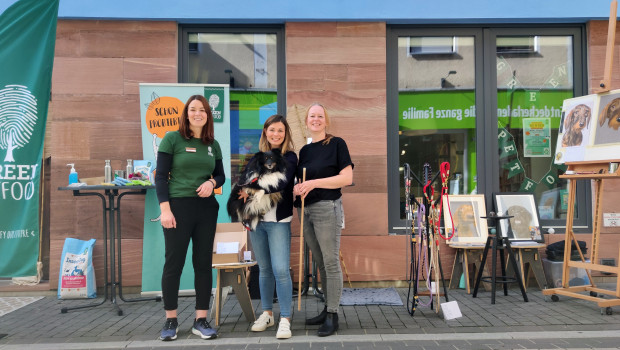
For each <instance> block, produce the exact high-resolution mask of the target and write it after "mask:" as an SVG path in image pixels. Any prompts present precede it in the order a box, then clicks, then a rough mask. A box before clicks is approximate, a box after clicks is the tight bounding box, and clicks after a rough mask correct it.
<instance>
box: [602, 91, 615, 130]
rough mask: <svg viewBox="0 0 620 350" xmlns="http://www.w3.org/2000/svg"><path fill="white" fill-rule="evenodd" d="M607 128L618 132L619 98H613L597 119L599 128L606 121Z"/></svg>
mask: <svg viewBox="0 0 620 350" xmlns="http://www.w3.org/2000/svg"><path fill="white" fill-rule="evenodd" d="M607 119H608V121H607V126H609V127H610V128H613V129H614V130H618V128H620V98H614V99H613V100H612V101H611V102H609V103H608V104H607V106H605V108H603V110H602V111H601V114H600V115H599V117H598V122H599V124H600V125H601V126H603V124H605V120H607Z"/></svg>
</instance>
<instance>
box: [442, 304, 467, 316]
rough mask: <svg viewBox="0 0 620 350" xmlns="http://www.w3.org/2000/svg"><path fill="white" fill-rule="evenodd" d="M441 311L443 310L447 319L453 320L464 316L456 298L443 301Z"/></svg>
mask: <svg viewBox="0 0 620 350" xmlns="http://www.w3.org/2000/svg"><path fill="white" fill-rule="evenodd" d="M441 311H443V318H444V319H445V320H451V319H454V318H459V317H462V316H463V314H461V309H460V308H459V304H458V303H457V302H456V300H454V301H450V302H447V303H441Z"/></svg>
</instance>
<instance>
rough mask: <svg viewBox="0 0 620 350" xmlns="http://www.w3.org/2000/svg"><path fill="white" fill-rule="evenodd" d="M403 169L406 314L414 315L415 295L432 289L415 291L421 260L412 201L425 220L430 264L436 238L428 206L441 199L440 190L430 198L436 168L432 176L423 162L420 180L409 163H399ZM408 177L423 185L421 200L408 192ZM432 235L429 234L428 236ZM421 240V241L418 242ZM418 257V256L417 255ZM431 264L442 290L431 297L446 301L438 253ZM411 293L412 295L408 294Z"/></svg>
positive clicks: (409, 186) (416, 302) (417, 298)
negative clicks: (407, 259)
mask: <svg viewBox="0 0 620 350" xmlns="http://www.w3.org/2000/svg"><path fill="white" fill-rule="evenodd" d="M403 168H404V170H403V173H404V181H405V184H404V185H405V215H406V220H407V221H408V220H409V219H410V220H411V232H410V233H409V234H410V236H411V237H410V241H409V248H410V254H411V261H410V264H409V270H408V272H409V273H408V275H409V278H408V279H409V291H408V293H407V311H408V312H409V314H410V315H411V316H414V314H415V310H416V308H417V306H418V303H419V301H420V299H419V295H431V296H432V295H433V293H432V292H431V291H430V290H429V291H428V292H425V293H419V291H418V283H417V282H418V281H419V277H420V276H419V272H420V269H419V267H420V266H419V265H420V264H421V263H422V261H418V260H416V257H417V256H418V254H417V249H416V245H417V243H418V240H417V238H416V235H415V223H414V220H413V204H412V201H413V203H415V204H416V205H417V206H418V207H423V208H424V214H423V215H424V223H425V229H426V233H427V234H426V247H427V252H426V256H427V259H426V260H427V262H428V263H429V264H430V258H429V257H430V256H431V244H434V242H435V241H436V240H438V239H439V237H435V235H437V236H439V233H438V232H432V231H431V225H430V217H429V216H430V209H431V207H432V206H434V205H437V203H441V200H442V192H443V191H440V192H439V197H438V198H437V199H436V200H433V198H432V191H433V184H434V183H435V181H436V180H437V178H438V176H439V174H440V173H439V172H437V173H436V174H435V176H432V174H431V167H430V165H429V164H428V163H425V164H424V167H423V177H422V178H423V179H424V182H422V181H420V179H419V178H418V177H417V176H416V175H415V174H414V173H413V172H412V171H411V167H410V166H409V164H407V163H405V164H404V166H403ZM412 180H415V181H416V182H417V183H418V184H419V186H421V187H422V188H423V191H424V192H425V193H424V195H423V197H422V203H420V202H418V200H416V198H415V196H413V195H411V191H410V190H411V183H412ZM439 229H440V228H439V227H437V230H439ZM431 236H433V237H431ZM420 243H422V242H420ZM420 249H423V246H420ZM420 260H421V259H420ZM433 268H439V274H440V276H441V282H442V283H441V284H442V286H443V294H442V293H437V294H438V295H436V296H435V297H436V298H437V299H436V300H437V301H438V300H439V298H440V297H441V296H445V298H446V302H447V301H449V300H448V289H447V287H446V283H445V279H444V277H443V276H444V275H443V269H442V267H441V258H440V257H439V254H437V267H433ZM428 276H429V277H428V278H430V276H431V269H429V274H428ZM435 283H439V281H435ZM436 290H437V291H439V287H438V286H437V287H436ZM412 293H413V295H412ZM430 308H431V310H432V309H433V303H432V302H431V303H430ZM436 312H439V302H437V310H436Z"/></svg>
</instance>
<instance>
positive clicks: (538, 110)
mask: <svg viewBox="0 0 620 350" xmlns="http://www.w3.org/2000/svg"><path fill="white" fill-rule="evenodd" d="M493 37H494V40H489V41H490V42H491V43H494V44H495V50H494V52H495V72H494V73H495V74H494V75H495V83H496V88H497V91H496V93H497V143H498V145H497V146H498V149H497V150H498V151H497V154H498V155H499V156H498V159H497V162H496V163H495V164H496V165H495V166H494V167H493V168H495V169H497V171H498V173H497V180H498V182H497V185H498V190H499V192H525V193H533V194H534V197H535V201H536V205H537V209H538V216H539V218H540V219H541V222H543V224H544V225H545V226H547V227H549V226H556V227H563V226H565V220H566V212H567V209H568V208H567V199H568V183H567V181H566V180H564V179H561V178H560V177H559V176H560V175H561V174H563V173H564V170H565V169H566V166H565V165H563V164H555V163H554V154H555V148H556V143H557V137H558V129H559V126H560V120H561V117H562V115H561V114H562V104H563V101H564V100H565V99H569V98H572V97H574V96H576V94H575V92H576V91H577V90H579V91H581V82H582V80H581V79H580V76H579V75H577V77H576V76H575V71H576V70H575V64H576V62H575V59H576V58H577V60H578V61H580V59H579V57H578V56H577V57H576V55H575V41H576V40H577V41H579V39H578V36H576V35H573V34H572V33H566V32H564V34H561V33H553V32H546V31H523V32H522V33H519V32H515V31H514V30H496V31H491V38H493ZM577 86H579V88H578V89H577ZM581 187H582V188H580V191H581V192H584V188H583V187H584V186H581ZM582 194H583V193H582ZM584 202H586V201H585V200H584ZM584 207H585V206H584ZM584 209H585V208H583V209H582V211H581V212H580V213H579V210H578V214H577V218H578V219H579V217H580V215H581V219H582V220H581V226H582V227H583V226H584V225H585V224H586V223H585V222H584V220H583V218H584V217H585V216H586V214H585V212H586V211H585V210H584Z"/></svg>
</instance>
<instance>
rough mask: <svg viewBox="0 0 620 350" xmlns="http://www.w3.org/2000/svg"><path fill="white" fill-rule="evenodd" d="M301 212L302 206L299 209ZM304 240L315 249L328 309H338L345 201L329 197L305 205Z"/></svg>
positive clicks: (330, 310)
mask: <svg viewBox="0 0 620 350" xmlns="http://www.w3.org/2000/svg"><path fill="white" fill-rule="evenodd" d="M299 211H301V209H299ZM304 211H305V214H304V240H305V241H306V242H307V244H308V247H310V250H311V251H312V258H313V259H314V261H316V264H317V266H318V269H319V272H320V274H321V286H322V288H323V295H324V296H325V305H326V306H327V311H328V312H338V306H339V305H340V297H341V296H342V270H341V268H340V232H341V230H342V200H341V199H337V200H333V201H332V200H325V201H319V202H317V203H313V204H310V205H308V206H305V210H304Z"/></svg>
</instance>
